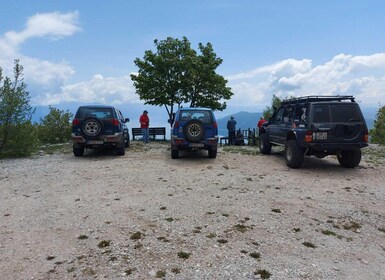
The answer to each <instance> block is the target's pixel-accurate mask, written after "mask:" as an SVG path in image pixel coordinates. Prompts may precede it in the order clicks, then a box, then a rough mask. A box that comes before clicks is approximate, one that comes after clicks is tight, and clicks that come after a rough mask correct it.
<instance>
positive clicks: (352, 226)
mask: <svg viewBox="0 0 385 280" xmlns="http://www.w3.org/2000/svg"><path fill="white" fill-rule="evenodd" d="M342 227H343V228H344V229H346V230H352V231H356V230H357V229H359V228H361V225H360V224H359V223H357V222H355V221H352V222H349V223H346V224H344V225H343V226H342Z"/></svg>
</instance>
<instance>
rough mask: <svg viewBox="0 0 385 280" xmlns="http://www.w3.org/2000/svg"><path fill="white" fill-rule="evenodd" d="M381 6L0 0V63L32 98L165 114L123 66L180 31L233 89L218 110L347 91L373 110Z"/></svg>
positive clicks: (381, 57)
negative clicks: (204, 48) (207, 52)
mask: <svg viewBox="0 0 385 280" xmlns="http://www.w3.org/2000/svg"><path fill="white" fill-rule="evenodd" d="M384 11H385V1H380V0H378V1H376V0H362V1H357V0H349V1H348V0H338V1H336V0H322V1H321V0H318V1H316V0H314V1H309V0H306V1H305V0H248V1H246V0H237V1H235V0H232V1H230V0H205V1H203V0H196V1H181V0H162V1H155V0H153V1H150V0H137V1H130V0H113V1H106V0H100V1H90V0H82V1H79V0H66V1H52V0H36V1H28V0H0V67H1V68H2V69H3V76H9V77H13V74H12V68H13V65H14V60H15V59H18V60H19V61H20V64H21V65H22V66H23V67H24V81H25V82H26V83H27V85H28V91H29V93H30V96H31V105H32V106H36V107H39V106H49V105H51V106H53V107H56V108H61V109H66V108H73V107H74V104H75V105H76V104H80V103H85V104H93V103H102V104H111V105H116V106H117V107H118V108H120V107H122V108H124V109H122V111H123V112H124V113H125V112H127V114H128V115H130V112H131V116H130V117H131V118H133V119H136V118H137V117H138V116H137V114H139V112H140V111H142V110H144V109H147V110H149V112H150V113H149V116H150V117H151V113H153V115H152V116H157V117H158V118H164V120H167V114H166V111H165V109H164V108H162V107H154V106H148V105H144V103H143V101H141V100H139V98H138V95H137V94H136V93H135V88H134V86H133V83H132V81H131V79H130V74H132V73H136V72H137V71H138V69H137V68H136V66H135V64H134V59H135V58H137V57H139V58H143V55H144V52H145V50H150V49H151V50H155V48H154V40H155V39H158V40H163V39H166V38H167V37H174V38H179V39H181V38H182V37H183V36H186V37H187V39H188V40H189V41H190V42H191V46H192V48H194V49H196V50H198V44H199V43H203V44H206V43H208V42H210V43H211V44H212V45H213V48H214V51H215V52H216V54H217V56H218V57H220V58H222V59H223V63H222V65H221V66H220V67H219V68H218V69H217V73H218V74H220V75H222V76H224V77H225V78H226V79H227V80H228V86H230V87H231V88H232V91H233V93H234V95H233V97H232V98H231V100H229V101H227V109H226V110H225V111H223V112H217V113H216V115H217V117H221V116H225V115H229V114H234V113H236V112H238V111H248V112H262V111H263V109H264V108H265V107H266V106H267V105H270V103H271V99H272V96H273V94H275V95H277V96H279V97H281V98H283V97H287V96H306V95H337V94H338V95H353V96H355V97H356V100H357V101H358V102H359V103H360V106H361V108H362V109H363V111H365V112H366V113H365V114H370V115H371V117H372V116H374V115H375V113H376V112H377V110H378V108H379V106H380V105H382V106H383V105H385V16H384ZM70 110H72V109H70ZM368 112H369V113H368ZM164 120H159V122H162V121H164Z"/></svg>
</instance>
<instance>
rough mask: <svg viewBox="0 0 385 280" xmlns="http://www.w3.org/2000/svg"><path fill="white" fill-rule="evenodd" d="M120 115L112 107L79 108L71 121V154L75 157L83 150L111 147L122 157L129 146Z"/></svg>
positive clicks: (123, 120)
mask: <svg viewBox="0 0 385 280" xmlns="http://www.w3.org/2000/svg"><path fill="white" fill-rule="evenodd" d="M126 122H129V119H128V118H124V117H123V115H122V113H121V112H120V111H119V110H118V109H116V108H115V107H112V106H103V105H93V106H80V107H79V109H78V110H77V112H76V114H75V118H74V119H73V121H72V135H71V138H72V143H73V153H74V155H75V156H76V157H78V156H82V155H83V154H84V149H86V148H87V149H94V148H99V147H113V148H115V149H116V153H117V154H118V155H124V154H125V153H126V148H127V147H128V146H129V145H130V135H129V132H128V128H127V126H126Z"/></svg>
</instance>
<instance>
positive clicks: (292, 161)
mask: <svg viewBox="0 0 385 280" xmlns="http://www.w3.org/2000/svg"><path fill="white" fill-rule="evenodd" d="M304 157H305V153H304V150H303V149H302V148H301V147H300V146H299V145H298V143H297V141H296V140H294V139H292V140H289V141H287V142H286V146H285V160H286V165H287V166H289V167H290V168H299V167H301V166H302V164H303V160H304Z"/></svg>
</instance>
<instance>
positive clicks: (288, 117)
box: [283, 107, 294, 122]
mask: <svg viewBox="0 0 385 280" xmlns="http://www.w3.org/2000/svg"><path fill="white" fill-rule="evenodd" d="M293 112H294V107H286V109H285V112H284V114H283V121H284V122H292V121H293Z"/></svg>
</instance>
